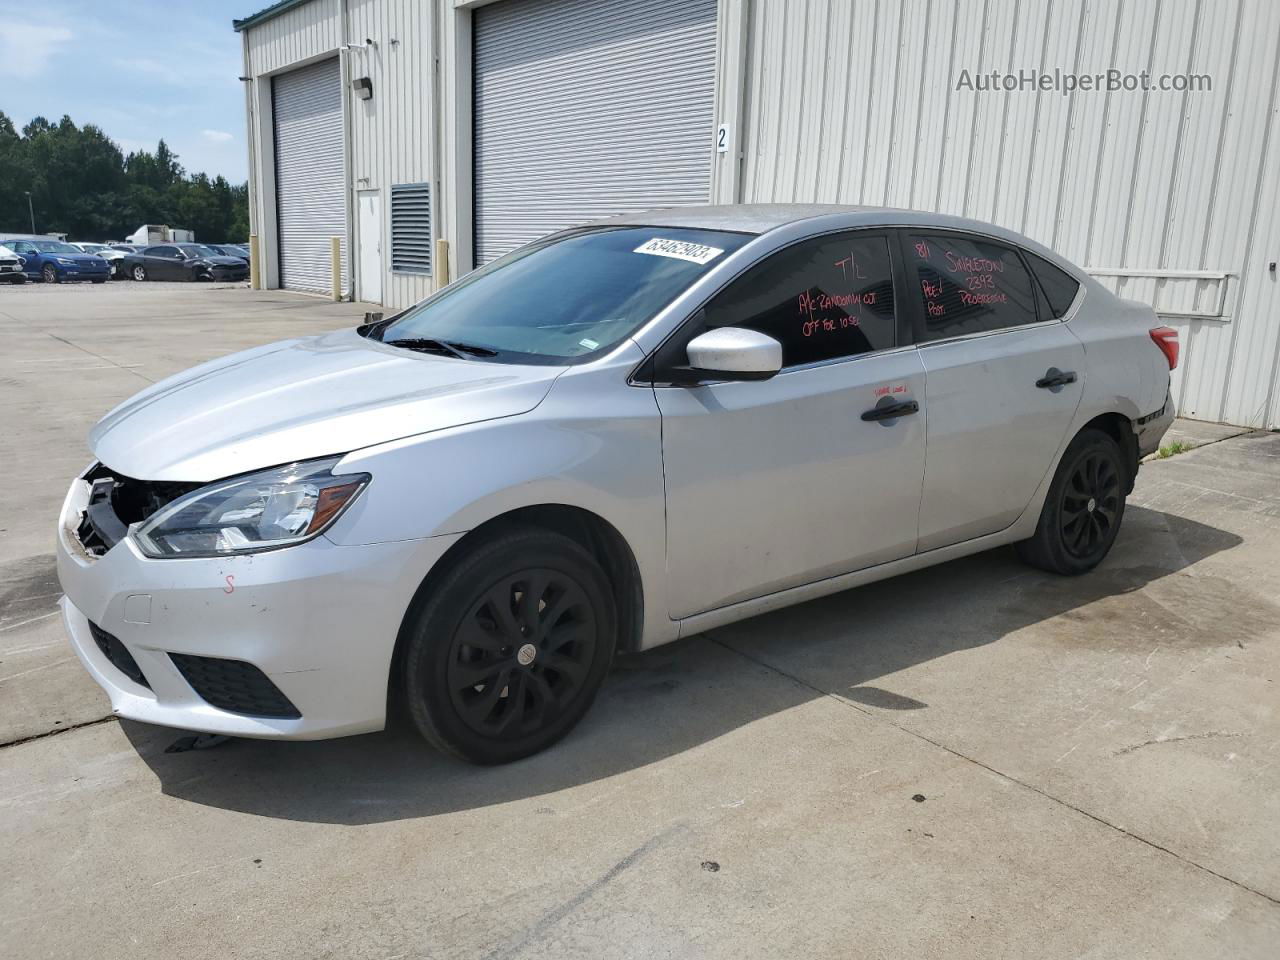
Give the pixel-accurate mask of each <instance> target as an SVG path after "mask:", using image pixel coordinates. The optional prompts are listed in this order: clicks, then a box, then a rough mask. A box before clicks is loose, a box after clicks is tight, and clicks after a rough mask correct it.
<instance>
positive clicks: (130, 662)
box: [89, 621, 151, 690]
mask: <svg viewBox="0 0 1280 960" xmlns="http://www.w3.org/2000/svg"><path fill="white" fill-rule="evenodd" d="M89 632H90V633H91V634H93V642H94V643H96V644H97V645H98V649H99V650H101V651H102V655H103V656H104V657H106V658H107V659H108V660H110V661H111V665H112V666H113V667H115V668H116V669H117V670H119V671H120V672H121V673H123V674H124V675H125V676H126V677H128V678H129V679H130V680H132V681H133V682H134V683H136V684H137V685H138V686H140V687H146V688H147V689H148V690H150V689H151V684H149V683H148V682H147V678H146V677H145V676H143V674H142V670H141V669H140V668H139V667H138V661H136V660H134V659H133V654H131V653H130V652H129V649H128V648H127V647H126V646H125V645H124V644H123V643H121V642H120V641H119V639H117V638H116V636H115V635H114V634H110V633H107V631H105V630H103V629H102V628H101V627H100V626H98V625H97V624H96V623H94V622H92V621H90V622H89Z"/></svg>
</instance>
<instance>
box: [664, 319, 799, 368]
mask: <svg viewBox="0 0 1280 960" xmlns="http://www.w3.org/2000/svg"><path fill="white" fill-rule="evenodd" d="M686 350H687V352H688V354H689V367H688V371H689V373H691V374H693V375H694V377H695V378H697V379H704V380H768V379H769V378H770V377H772V376H773V375H774V374H775V373H777V372H778V371H779V370H781V369H782V344H780V343H779V342H778V341H777V340H775V339H773V337H770V336H768V335H766V334H763V333H760V332H759V331H757V330H745V329H743V328H742V327H720V328H719V329H717V330H708V331H707V332H706V333H702V334H699V335H698V336H696V337H694V338H693V339H692V340H690V341H689V345H688V347H687V348H686Z"/></svg>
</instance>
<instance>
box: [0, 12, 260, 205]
mask: <svg viewBox="0 0 1280 960" xmlns="http://www.w3.org/2000/svg"><path fill="white" fill-rule="evenodd" d="M267 5H268V0H231V2H222V0H218V2H212V3H210V2H208V0H128V2H127V3H104V2H102V0H59V2H57V3H39V4H31V3H28V4H10V3H0V11H2V12H0V110H2V111H4V112H5V113H7V114H8V115H9V116H10V117H11V118H13V121H14V123H16V124H18V125H19V127H21V125H22V124H25V123H26V122H27V121H29V120H30V119H31V118H32V117H37V116H44V117H49V118H50V119H51V120H55V121H56V119H57V118H60V117H62V116H63V115H64V114H65V115H69V116H70V117H71V118H72V119H73V120H74V121H75V122H76V123H77V124H80V125H82V126H83V125H85V124H95V125H97V126H98V127H99V128H101V129H102V130H103V131H105V133H106V134H107V136H109V137H111V139H113V140H114V141H115V142H116V143H117V144H118V145H119V146H120V147H121V149H122V150H123V151H124V152H125V153H126V154H127V153H129V152H131V151H137V150H154V149H155V145H156V143H157V141H159V140H160V139H161V138H163V139H164V140H165V142H166V143H167V144H169V146H170V147H171V148H172V149H173V150H174V152H176V153H177V154H178V155H179V156H180V157H182V162H183V164H184V165H185V166H186V168H187V169H188V170H201V171H205V172H206V173H208V174H209V175H210V176H211V177H212V176H217V175H218V174H221V175H222V176H224V177H226V178H227V179H228V180H229V181H231V182H232V183H240V182H242V181H243V180H245V178H246V176H247V173H246V171H247V162H248V160H247V156H248V155H247V150H246V147H245V132H244V87H243V85H242V84H241V83H240V81H239V80H238V79H237V77H238V76H239V74H240V72H241V59H240V58H241V47H240V36H239V35H238V34H237V33H236V32H235V31H234V30H232V28H231V20H232V18H233V17H245V16H248V15H250V14H252V13H255V12H256V11H258V10H260V9H261V8H262V7H264V6H267Z"/></svg>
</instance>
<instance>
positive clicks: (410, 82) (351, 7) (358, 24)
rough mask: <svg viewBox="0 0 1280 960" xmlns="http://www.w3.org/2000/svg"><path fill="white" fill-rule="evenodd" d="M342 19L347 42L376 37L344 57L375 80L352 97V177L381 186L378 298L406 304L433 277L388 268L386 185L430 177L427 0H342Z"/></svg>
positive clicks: (363, 185) (426, 289)
mask: <svg viewBox="0 0 1280 960" xmlns="http://www.w3.org/2000/svg"><path fill="white" fill-rule="evenodd" d="M347 16H348V25H347V36H348V37H350V38H351V40H353V41H354V42H356V43H362V42H363V41H364V40H365V38H369V39H373V40H377V41H378V45H377V46H376V47H372V48H370V49H368V50H355V51H353V52H352V53H350V54H348V55H347V56H348V59H347V64H348V69H349V71H350V74H351V76H352V77H353V78H354V77H368V78H369V79H370V80H371V81H372V82H373V97H372V99H369V100H355V99H353V100H352V105H353V107H354V111H353V115H352V121H351V134H352V144H351V167H352V171H351V176H352V177H353V178H354V181H355V186H356V189H358V190H381V191H382V216H383V224H382V236H383V239H382V265H383V280H382V302H383V303H385V304H386V305H387V306H390V307H407V306H409V305H411V304H414V303H417V302H418V301H419V300H422V299H424V298H425V297H426V296H427V295H428V294H430V293H431V291H432V290H433V289H434V287H433V286H432V284H433V282H434V281H433V279H432V277H431V276H430V275H429V274H423V273H401V272H398V271H393V270H392V269H391V266H392V264H391V185H392V184H396V183H430V182H431V181H432V180H433V179H434V171H433V170H432V169H431V156H432V144H433V142H434V139H435V128H434V124H433V123H432V100H433V97H434V96H435V94H434V91H433V88H432V83H433V71H432V62H431V60H432V54H431V50H432V43H431V29H432V13H431V4H430V3H424V2H418V0H348V2H347ZM392 40H397V41H399V42H398V43H392V42H391V41H392ZM359 242H363V239H362V238H357V243H359Z"/></svg>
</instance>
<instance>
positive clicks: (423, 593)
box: [400, 525, 617, 764]
mask: <svg viewBox="0 0 1280 960" xmlns="http://www.w3.org/2000/svg"><path fill="white" fill-rule="evenodd" d="M441 564H442V565H441V567H440V568H439V569H438V570H433V571H432V574H431V576H430V577H429V578H428V579H427V582H426V583H424V585H423V587H422V589H421V590H419V595H418V596H417V597H415V599H414V602H413V603H412V604H411V605H410V608H409V611H408V612H407V614H406V615H405V620H404V624H403V626H402V627H401V633H400V646H401V648H402V651H403V652H402V658H403V659H402V661H401V664H402V666H401V669H400V673H401V675H402V677H403V687H402V691H401V692H402V695H403V703H404V706H405V707H406V708H407V712H408V713H409V715H410V716H411V717H412V719H413V722H414V724H415V726H417V728H418V730H419V732H420V733H421V734H422V735H423V737H425V738H426V739H427V740H428V741H429V742H430V743H432V744H434V745H435V746H437V747H439V748H440V749H442V750H445V751H447V752H449V753H452V754H453V755H454V756H457V757H461V758H462V759H464V760H469V761H471V762H472V763H485V764H493V763H507V762H509V761H512V760H518V759H520V758H521V757H527V756H529V755H530V754H533V753H537V752H538V751H539V750H543V749H545V748H546V747H549V746H550V745H551V744H553V743H555V742H556V741H557V740H559V739H560V738H561V737H563V736H564V735H565V734H566V733H568V732H569V731H570V730H571V729H573V727H574V725H575V724H577V722H578V721H579V720H581V719H582V717H583V715H584V714H586V712H587V710H588V709H589V708H590V707H591V704H592V702H593V701H594V700H595V696H596V693H597V692H598V691H599V689H600V686H601V684H602V683H603V681H604V677H605V674H606V673H608V670H609V665H610V663H611V662H612V660H613V652H614V647H615V645H616V642H617V637H616V633H617V613H616V608H615V604H614V594H613V588H612V586H611V585H610V583H609V579H608V577H607V576H606V575H605V572H604V570H603V569H602V568H601V566H600V564H599V562H598V561H597V560H596V558H595V557H594V556H593V555H592V554H591V553H590V552H589V551H588V550H587V549H586V548H585V547H583V546H582V545H581V544H580V543H579V542H577V541H576V540H573V539H571V538H570V537H567V536H565V535H564V534H561V533H558V532H555V531H552V530H547V529H543V528H540V527H531V526H525V525H519V526H517V525H512V526H510V527H508V528H506V529H502V530H495V531H492V532H478V533H476V534H472V535H471V538H469V539H468V540H464V541H463V542H462V543H461V544H459V546H458V547H457V548H456V552H455V553H454V554H453V555H451V556H449V557H446V558H445V560H444V561H442V562H441Z"/></svg>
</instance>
